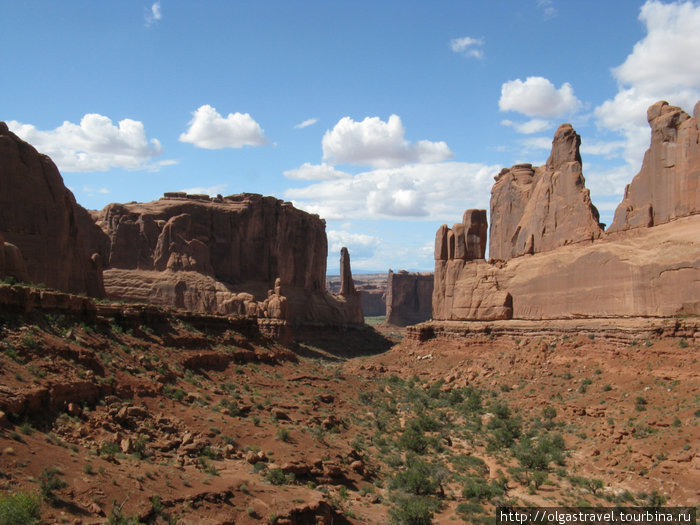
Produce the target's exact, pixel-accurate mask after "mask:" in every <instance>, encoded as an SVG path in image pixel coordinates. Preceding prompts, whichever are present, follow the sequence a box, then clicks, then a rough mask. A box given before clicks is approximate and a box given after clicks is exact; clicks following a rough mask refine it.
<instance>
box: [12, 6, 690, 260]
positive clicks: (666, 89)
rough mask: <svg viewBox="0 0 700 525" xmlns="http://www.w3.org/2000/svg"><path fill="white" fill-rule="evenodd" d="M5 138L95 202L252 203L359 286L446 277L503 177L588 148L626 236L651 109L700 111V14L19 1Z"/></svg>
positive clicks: (593, 185)
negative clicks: (629, 198) (578, 142)
mask: <svg viewBox="0 0 700 525" xmlns="http://www.w3.org/2000/svg"><path fill="white" fill-rule="evenodd" d="M0 31H1V33H2V35H3V37H4V38H3V40H4V42H5V53H4V54H3V60H2V61H0V79H1V80H2V86H3V88H2V91H3V94H2V97H0V120H4V121H6V122H7V123H8V125H9V126H10V129H12V130H13V131H14V132H15V133H17V134H18V135H20V136H21V137H22V138H24V139H25V140H27V141H29V142H31V143H32V144H34V145H35V146H36V147H37V149H39V151H42V152H44V153H47V154H49V155H50V156H51V157H52V158H53V159H54V161H55V162H56V163H57V165H58V166H59V169H60V170H61V173H62V175H63V177H64V180H65V182H66V185H67V186H69V187H70V188H71V189H72V190H73V192H74V194H75V196H76V199H77V200H78V202H79V203H80V204H82V205H83V206H85V207H87V208H90V209H101V208H103V207H104V206H105V205H106V204H108V203H110V202H128V201H134V200H135V201H150V200H154V199H157V198H159V197H160V196H161V195H162V193H163V192H165V191H180V190H190V191H192V192H209V193H212V194H217V193H221V194H223V195H229V194H233V193H242V192H255V193H262V194H265V195H274V196H276V197H279V198H281V199H284V200H291V201H292V202H294V204H295V205H296V206H297V207H300V208H302V209H305V210H307V211H311V212H314V213H319V214H320V215H321V217H324V218H325V219H326V220H327V232H328V237H329V265H328V269H329V273H336V272H337V267H338V258H339V249H340V246H343V245H345V246H348V248H349V249H350V254H351V257H352V261H353V269H354V270H355V271H356V272H357V271H363V270H364V271H367V270H376V271H386V270H388V268H392V269H394V270H395V271H396V270H399V269H409V270H432V268H433V260H432V251H433V242H434V235H435V231H436V230H437V228H438V226H439V225H440V224H442V223H447V224H450V225H451V224H453V223H455V222H459V221H460V220H461V217H462V213H463V211H464V210H465V209H467V208H487V209H488V205H489V195H490V193H489V192H490V189H491V185H492V183H493V176H494V175H496V174H497V173H498V171H499V170H500V169H501V168H502V167H509V166H511V165H513V164H515V163H517V162H531V163H533V164H542V163H544V161H545V160H546V158H547V156H548V154H549V147H550V146H551V139H552V136H553V134H554V131H555V129H556V127H557V126H558V125H559V124H561V123H563V122H570V123H572V124H573V125H574V128H575V129H576V130H577V131H578V133H579V134H580V135H581V136H582V139H583V146H582V156H583V160H584V176H585V177H586V181H587V186H588V187H589V188H590V189H591V196H592V199H593V202H594V204H596V205H597V206H598V208H599V210H600V212H601V216H602V220H603V221H604V222H607V223H609V222H610V221H611V218H612V213H613V212H614V208H615V206H616V205H617V204H618V203H619V201H620V200H621V196H622V192H623V191H624V186H625V184H627V183H628V182H629V181H630V180H631V178H632V177H633V175H634V174H635V173H636V172H637V171H638V170H639V166H640V164H641V158H642V155H643V153H644V150H645V149H646V147H647V146H648V143H649V128H648V125H647V123H646V108H647V107H648V106H649V105H650V104H651V103H653V102H655V101H657V100H660V99H665V100H668V101H669V102H670V103H671V104H674V105H680V106H681V107H683V108H684V109H685V110H686V111H688V112H692V109H693V105H694V104H695V102H696V101H697V100H699V99H700V2H697V1H688V2H661V1H646V2H644V1H632V0H616V1H614V2H610V1H609V0H606V1H598V0H591V1H586V2H569V1H561V0H517V1H507V0H502V1H499V2H495V3H494V2H476V1H463V2H454V1H443V2H440V1H437V2H425V1H393V2H390V1H373V2H362V1H356V0H355V1H347V2H345V1H333V2H327V1H325V2H321V1H314V2H312V1H288V0H286V1H269V2H262V1H261V2H252V1H251V2H234V1H209V2H195V1H174V0H160V1H158V2H155V3H154V2H153V1H152V0H150V1H145V2H141V1H136V0H129V1H126V2H95V1H92V0H83V1H78V0H75V1H69V2H53V1H34V2H15V1H10V0H0Z"/></svg>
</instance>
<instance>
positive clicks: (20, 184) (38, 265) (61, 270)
mask: <svg viewBox="0 0 700 525" xmlns="http://www.w3.org/2000/svg"><path fill="white" fill-rule="evenodd" d="M86 217H88V218H89V214H88V213H87V211H85V210H84V209H83V208H81V207H80V206H79V205H78V204H77V203H76V202H75V197H74V196H73V194H72V193H71V192H70V190H68V189H67V188H66V187H65V185H64V184H63V179H62V178H61V175H60V173H59V172H58V168H57V167H56V165H55V164H54V163H53V161H52V160H51V159H50V158H49V157H47V156H46V155H42V154H41V153H39V152H38V151H37V150H36V149H35V148H34V147H33V146H31V145H30V144H28V143H26V142H25V141H23V140H22V139H20V138H19V137H18V136H17V135H15V134H14V133H12V132H11V131H10V130H9V129H8V127H7V125H6V124H5V123H4V122H0V233H1V234H2V235H3V236H4V238H5V245H4V246H5V248H4V249H5V252H6V253H5V256H6V260H7V250H8V248H7V247H8V246H14V247H16V248H17V249H18V251H17V252H15V251H14V250H12V249H11V248H10V251H12V253H13V255H12V257H13V258H14V259H13V260H14V263H13V265H15V266H17V265H19V264H20V261H18V260H16V257H17V254H18V253H21V257H22V258H23V261H22V264H23V265H25V266H26V280H28V281H30V282H33V283H37V284H39V283H41V284H44V285H46V286H47V287H49V288H55V289H57V290H61V291H64V292H71V293H85V294H87V295H90V296H93V297H104V288H103V287H102V284H101V268H100V267H99V262H100V261H99V258H91V254H92V253H93V252H86V251H85V247H84V242H83V240H84V238H85V237H86V236H89V235H91V234H92V233H93V232H92V230H98V228H97V227H96V226H95V225H94V224H93V223H92V222H91V221H90V220H87V221H85V220H84V219H85V218H86ZM7 243H9V244H7Z"/></svg>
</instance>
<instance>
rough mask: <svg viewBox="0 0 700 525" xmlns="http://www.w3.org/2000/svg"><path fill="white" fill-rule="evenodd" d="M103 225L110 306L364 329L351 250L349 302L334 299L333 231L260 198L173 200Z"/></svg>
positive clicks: (103, 218) (129, 210)
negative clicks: (329, 235)
mask: <svg viewBox="0 0 700 525" xmlns="http://www.w3.org/2000/svg"><path fill="white" fill-rule="evenodd" d="M96 220H97V223H98V224H99V225H100V226H101V227H102V229H103V230H104V235H105V237H106V239H107V240H108V243H107V244H108V250H107V252H108V253H107V257H106V260H107V261H108V263H107V268H106V269H105V272H104V276H105V277H104V278H105V286H106V289H107V292H108V294H109V296H110V297H112V298H115V299H116V298H119V299H128V300H134V301H146V302H151V303H154V304H159V305H164V306H176V307H178V308H184V309H189V310H194V311H203V312H209V313H220V314H233V315H249V316H255V317H259V318H270V319H282V320H287V319H288V320H291V321H323V322H329V323H355V322H357V323H361V322H363V317H362V310H361V306H360V299H359V294H357V293H356V292H354V288H352V273H351V271H350V259H349V254H348V253H347V250H346V251H345V253H344V257H345V262H344V263H342V261H341V272H344V274H346V275H347V276H348V277H349V279H350V285H347V284H346V290H345V291H346V294H345V295H342V294H341V295H340V296H333V295H330V294H328V293H327V292H326V291H325V279H326V255H327V246H328V245H327V240H326V232H325V222H324V221H323V220H322V219H320V218H319V217H318V216H316V215H310V214H308V213H305V212H303V211H301V210H297V209H296V208H294V207H293V206H292V205H291V204H290V203H286V202H283V201H281V200H278V199H275V198H274V197H263V196H261V195H256V194H242V195H231V196H228V197H221V196H217V197H216V198H213V199H211V198H209V197H207V196H206V195H187V194H184V193H167V194H166V195H165V197H164V198H163V199H160V200H158V201H154V202H149V203H143V204H140V203H130V204H110V205H109V206H107V207H106V208H105V209H104V210H103V211H102V212H101V213H99V214H98V216H97V217H96ZM97 241H100V240H99V239H97ZM100 242H101V241H100ZM100 246H101V245H95V246H91V249H93V250H95V251H97V250H98V249H99V248H100Z"/></svg>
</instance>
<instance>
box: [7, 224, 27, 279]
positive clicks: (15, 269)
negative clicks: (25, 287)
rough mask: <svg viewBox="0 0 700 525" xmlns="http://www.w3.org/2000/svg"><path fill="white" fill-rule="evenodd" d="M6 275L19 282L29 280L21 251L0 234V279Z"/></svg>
mask: <svg viewBox="0 0 700 525" xmlns="http://www.w3.org/2000/svg"><path fill="white" fill-rule="evenodd" d="M6 277H12V278H14V279H15V280H16V281H19V282H28V281H29V275H27V268H26V266H25V265H24V258H23V257H22V252H21V251H20V249H19V248H17V246H15V245H14V244H11V243H9V242H5V239H4V238H3V236H2V234H0V279H3V278H6Z"/></svg>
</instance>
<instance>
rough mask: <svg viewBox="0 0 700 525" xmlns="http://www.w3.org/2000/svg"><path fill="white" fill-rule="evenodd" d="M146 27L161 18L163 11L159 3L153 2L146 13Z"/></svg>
mask: <svg viewBox="0 0 700 525" xmlns="http://www.w3.org/2000/svg"><path fill="white" fill-rule="evenodd" d="M145 18H146V27H150V26H152V25H153V24H155V23H156V22H158V21H159V20H161V19H162V18H163V11H162V10H161V7H160V1H158V2H154V3H153V5H152V6H151V8H150V9H148V10H147V11H146V16H145Z"/></svg>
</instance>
